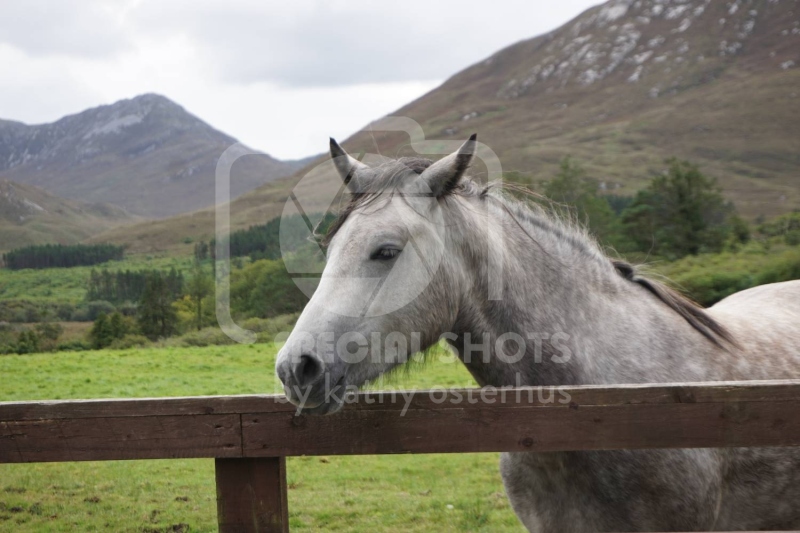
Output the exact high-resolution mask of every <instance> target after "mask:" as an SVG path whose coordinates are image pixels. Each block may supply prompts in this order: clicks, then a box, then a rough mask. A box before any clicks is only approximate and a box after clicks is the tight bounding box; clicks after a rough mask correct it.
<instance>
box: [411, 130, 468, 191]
mask: <svg viewBox="0 0 800 533" xmlns="http://www.w3.org/2000/svg"><path fill="white" fill-rule="evenodd" d="M477 139H478V134H477V133H473V134H472V135H471V136H470V138H469V139H468V140H467V142H465V143H464V144H462V145H461V148H459V149H458V150H457V151H456V152H453V153H452V154H450V155H448V156H447V157H444V158H442V159H440V160H439V161H437V162H436V163H434V164H432V165H431V166H429V167H428V168H426V169H425V171H424V172H423V173H422V175H421V176H420V177H421V178H422V179H423V180H425V181H426V182H427V183H428V186H429V187H430V189H431V192H432V193H433V196H435V197H437V198H438V197H439V196H442V195H443V194H445V193H448V192H450V191H452V190H453V189H454V188H455V186H456V185H458V180H460V179H461V177H462V176H463V175H464V172H466V170H467V167H468V166H469V164H470V161H472V156H473V155H475V148H476V147H477V144H478V141H477Z"/></svg>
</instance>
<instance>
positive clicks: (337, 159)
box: [331, 137, 369, 192]
mask: <svg viewBox="0 0 800 533" xmlns="http://www.w3.org/2000/svg"><path fill="white" fill-rule="evenodd" d="M331 159H332V160H333V164H334V165H335V166H336V170H337V171H338V172H339V175H340V176H341V177H342V181H344V184H345V185H347V186H348V187H350V189H351V190H353V192H358V191H356V190H355V189H356V187H355V185H356V183H355V180H353V176H355V174H356V172H358V171H359V170H364V169H367V168H369V167H368V166H367V165H365V164H364V163H362V162H361V161H359V160H358V159H356V158H354V157H350V155H349V154H348V153H347V152H345V151H344V149H343V148H342V147H341V146H339V143H337V142H336V141H335V140H334V138H333V137H331Z"/></svg>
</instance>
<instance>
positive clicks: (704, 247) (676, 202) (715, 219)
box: [622, 158, 747, 258]
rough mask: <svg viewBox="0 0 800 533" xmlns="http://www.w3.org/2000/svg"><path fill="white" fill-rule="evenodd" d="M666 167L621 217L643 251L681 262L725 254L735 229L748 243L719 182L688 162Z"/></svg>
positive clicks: (673, 161)
mask: <svg viewBox="0 0 800 533" xmlns="http://www.w3.org/2000/svg"><path fill="white" fill-rule="evenodd" d="M667 163H668V164H669V170H668V172H667V173H666V174H665V175H662V176H658V177H656V178H654V179H653V180H652V181H651V182H650V185H649V186H648V187H647V188H646V189H643V190H641V191H639V192H638V193H637V195H636V197H635V198H634V200H633V203H632V204H631V205H630V206H629V207H628V208H626V209H625V211H624V212H623V214H622V219H623V223H624V225H625V231H626V233H627V235H628V236H629V237H630V239H631V240H633V241H634V242H635V243H636V245H637V247H638V249H639V250H641V251H648V252H652V253H654V254H658V255H663V256H666V257H669V258H679V257H683V256H685V255H695V254H697V253H699V252H702V251H712V252H715V251H720V250H721V249H722V247H723V246H724V245H725V242H726V240H727V238H728V236H729V235H730V234H731V232H732V231H733V230H734V228H736V233H737V234H738V235H739V236H740V238H742V239H746V238H747V236H746V235H747V232H746V231H743V230H742V229H741V224H739V223H737V221H736V219H734V218H733V217H734V214H735V210H734V207H733V205H732V204H731V203H729V202H726V201H725V199H724V198H723V197H722V191H721V189H720V188H719V187H718V186H717V184H716V181H715V180H713V179H711V178H708V177H706V176H705V175H703V174H702V173H701V172H700V170H699V169H698V167H697V166H695V165H693V164H691V163H689V162H687V161H679V160H677V159H674V158H673V159H670V160H668V161H667Z"/></svg>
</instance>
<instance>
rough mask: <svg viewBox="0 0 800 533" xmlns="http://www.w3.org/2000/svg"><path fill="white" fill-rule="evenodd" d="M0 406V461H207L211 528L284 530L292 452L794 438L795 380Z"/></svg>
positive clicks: (799, 422) (677, 444)
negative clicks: (321, 408) (327, 405)
mask: <svg viewBox="0 0 800 533" xmlns="http://www.w3.org/2000/svg"><path fill="white" fill-rule="evenodd" d="M405 394H406V395H408V393H405ZM406 395H403V394H401V393H399V392H398V393H392V392H364V393H360V394H359V395H358V397H357V398H354V399H356V400H357V401H355V402H353V403H350V404H348V405H347V406H346V407H345V408H344V409H343V410H342V411H341V412H340V413H338V414H336V415H332V416H327V417H311V416H295V409H294V407H293V406H291V405H290V404H288V403H286V401H285V398H283V397H282V396H211V397H195V398H154V399H128V400H88V401H38V402H5V403H0V463H26V462H51V461H102V460H117V459H168V458H192V457H208V458H214V459H215V465H216V482H217V510H218V521H219V529H220V531H221V532H223V533H233V532H236V533H244V532H256V531H258V532H286V531H288V529H289V526H288V506H287V493H286V459H285V458H286V456H293V455H352V454H395V453H444V452H448V453H449V452H456V453H465V452H499V451H516V452H519V451H537V452H547V451H574V450H610V449H626V448H628V449H633V448H702V447H729V446H797V445H800V380H797V381H751V382H718V383H681V384H664V385H618V386H581V387H560V388H558V389H557V390H553V389H549V388H544V389H538V388H522V389H509V390H503V391H498V390H494V391H492V390H486V389H465V390H456V391H452V390H451V391H417V392H415V393H413V395H408V396H406Z"/></svg>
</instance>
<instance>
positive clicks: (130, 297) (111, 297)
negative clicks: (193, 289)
mask: <svg viewBox="0 0 800 533" xmlns="http://www.w3.org/2000/svg"><path fill="white" fill-rule="evenodd" d="M153 276H158V277H160V278H163V281H164V287H165V290H166V291H167V293H168V294H169V295H170V296H171V297H172V299H176V298H179V297H180V296H181V295H182V294H183V287H184V283H185V281H184V277H183V274H182V273H181V272H179V271H178V270H176V269H175V268H174V267H173V268H172V269H170V270H169V271H168V272H162V271H159V270H124V271H123V270H118V271H116V272H111V271H110V270H108V269H103V270H102V271H97V270H95V269H92V271H91V273H90V274H89V284H88V287H87V290H86V299H87V300H89V301H98V300H104V301H106V302H111V303H114V304H119V303H123V302H138V301H139V300H140V299H141V298H142V295H143V294H144V292H145V289H146V287H147V281H148V279H150V278H151V277H153Z"/></svg>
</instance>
